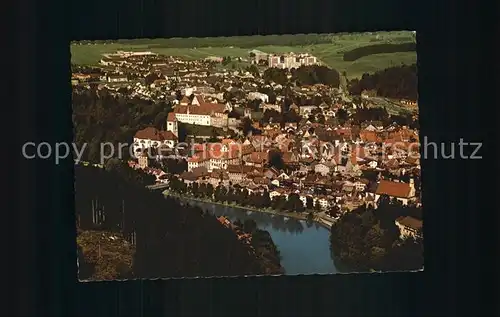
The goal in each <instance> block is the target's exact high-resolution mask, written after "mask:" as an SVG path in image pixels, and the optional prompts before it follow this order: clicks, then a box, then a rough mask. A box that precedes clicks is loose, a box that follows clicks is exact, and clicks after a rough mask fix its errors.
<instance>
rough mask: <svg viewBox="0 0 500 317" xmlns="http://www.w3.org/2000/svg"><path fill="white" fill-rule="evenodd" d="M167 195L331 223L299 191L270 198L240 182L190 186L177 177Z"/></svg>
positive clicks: (317, 207) (266, 194) (265, 192)
mask: <svg viewBox="0 0 500 317" xmlns="http://www.w3.org/2000/svg"><path fill="white" fill-rule="evenodd" d="M164 194H165V195H168V196H172V197H178V198H180V199H187V200H196V201H200V202H204V203H209V204H216V205H221V206H227V207H232V208H240V209H245V210H249V211H255V212H265V213H269V214H274V215H279V216H283V217H289V218H294V219H297V220H306V221H309V222H317V223H318V224H319V225H321V226H325V227H327V228H328V229H329V228H330V226H329V225H326V224H325V223H323V222H322V221H320V219H319V218H318V217H315V216H314V214H313V212H312V211H313V209H314V211H318V210H319V206H313V209H309V210H307V209H306V208H305V207H304V203H303V202H302V201H301V200H300V197H299V195H298V194H290V195H289V197H288V199H285V197H284V196H275V197H273V199H271V197H270V196H269V192H268V191H264V192H263V193H259V192H249V191H248V190H247V189H246V188H242V187H240V186H238V185H233V186H231V185H230V186H229V187H225V186H217V187H214V186H213V185H212V184H210V183H208V184H205V183H202V184H197V183H192V184H189V185H188V184H186V183H184V182H183V181H182V180H180V179H178V178H177V177H175V176H173V177H172V178H171V179H170V189H169V190H168V191H165V192H164Z"/></svg>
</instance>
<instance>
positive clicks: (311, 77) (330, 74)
mask: <svg viewBox="0 0 500 317" xmlns="http://www.w3.org/2000/svg"><path fill="white" fill-rule="evenodd" d="M291 73H292V81H294V82H296V83H298V84H299V85H315V84H323V85H328V86H332V87H339V84H340V74H339V72H338V71H337V70H335V69H332V68H329V67H326V66H322V65H311V66H301V67H299V68H297V69H295V70H293V69H292V72H291Z"/></svg>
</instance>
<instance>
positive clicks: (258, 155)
mask: <svg viewBox="0 0 500 317" xmlns="http://www.w3.org/2000/svg"><path fill="white" fill-rule="evenodd" d="M267 160H268V154H267V153H266V152H253V153H252V154H250V156H249V157H248V158H247V162H250V163H258V164H261V163H264V162H266V161H267Z"/></svg>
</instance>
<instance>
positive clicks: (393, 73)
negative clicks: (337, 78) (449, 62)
mask: <svg viewBox="0 0 500 317" xmlns="http://www.w3.org/2000/svg"><path fill="white" fill-rule="evenodd" d="M417 83H418V81H417V65H416V64H413V65H410V66H407V65H403V66H398V67H390V68H386V69H384V70H381V71H378V72H376V73H374V74H371V75H369V74H363V76H362V77H361V79H360V80H358V79H354V80H352V81H351V82H349V92H350V93H351V94H352V95H360V94H361V92H362V91H363V90H376V91H377V95H379V96H383V97H389V98H397V99H400V98H404V99H410V100H417V97H418V89H417V88H418V84H417Z"/></svg>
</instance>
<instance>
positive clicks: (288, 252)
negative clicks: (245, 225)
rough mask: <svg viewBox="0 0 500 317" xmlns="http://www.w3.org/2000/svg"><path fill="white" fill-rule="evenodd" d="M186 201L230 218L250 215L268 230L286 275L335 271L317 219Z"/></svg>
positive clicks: (327, 239)
mask: <svg viewBox="0 0 500 317" xmlns="http://www.w3.org/2000/svg"><path fill="white" fill-rule="evenodd" d="M189 204H190V205H195V206H198V207H200V208H202V209H203V210H204V211H208V212H210V213H212V214H214V215H216V216H222V215H224V216H226V217H227V218H229V219H230V220H231V221H235V220H236V219H239V220H241V221H242V222H243V221H245V220H246V219H253V220H254V221H255V222H256V223H257V227H258V228H259V229H262V230H266V231H268V232H269V233H270V234H271V237H272V239H273V241H274V243H275V244H276V246H277V247H278V250H279V251H280V254H281V265H282V266H283V268H284V269H285V274H286V275H297V274H330V273H337V272H338V270H337V268H336V267H335V264H334V262H333V260H332V256H331V251H330V241H329V236H330V232H329V230H328V229H326V228H325V227H323V226H321V225H319V224H317V223H307V222H306V221H304V220H297V219H293V218H289V217H284V216H278V215H272V214H268V213H263V212H257V211H253V212H252V211H245V210H244V209H241V208H232V207H229V206H221V205H215V204H210V203H205V202H199V201H189Z"/></svg>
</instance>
